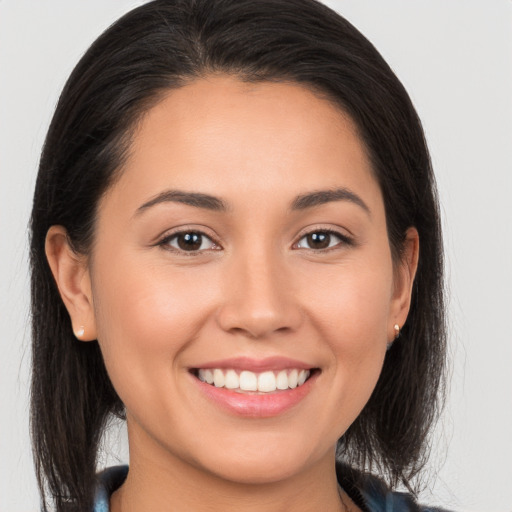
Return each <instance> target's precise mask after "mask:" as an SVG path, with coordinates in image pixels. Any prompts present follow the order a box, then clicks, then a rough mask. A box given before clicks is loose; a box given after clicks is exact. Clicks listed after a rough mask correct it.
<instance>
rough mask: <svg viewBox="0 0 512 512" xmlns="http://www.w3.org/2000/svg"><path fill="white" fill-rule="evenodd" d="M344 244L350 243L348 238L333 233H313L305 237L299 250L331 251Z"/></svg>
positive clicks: (299, 244)
mask: <svg viewBox="0 0 512 512" xmlns="http://www.w3.org/2000/svg"><path fill="white" fill-rule="evenodd" d="M343 242H345V243H349V241H348V240H347V238H346V237H344V236H342V235H339V234H337V233H334V232H331V231H313V232H311V233H308V234H307V235H305V236H303V237H302V238H301V239H300V240H299V242H298V244H297V247H298V248H299V249H317V250H322V249H329V248H331V247H334V246H336V245H339V244H342V243H343Z"/></svg>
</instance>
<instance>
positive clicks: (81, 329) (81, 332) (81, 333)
mask: <svg viewBox="0 0 512 512" xmlns="http://www.w3.org/2000/svg"><path fill="white" fill-rule="evenodd" d="M84 334H85V328H84V326H83V325H81V326H80V327H79V328H78V329H77V330H76V331H75V336H76V337H77V338H78V339H79V340H80V339H82V338H83V336H84Z"/></svg>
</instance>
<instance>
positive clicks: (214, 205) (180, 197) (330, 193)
mask: <svg viewBox="0 0 512 512" xmlns="http://www.w3.org/2000/svg"><path fill="white" fill-rule="evenodd" d="M334 201H349V202H351V203H353V204H356V205H357V206H359V207H361V208H362V209H363V210H364V211H365V212H366V213H368V215H371V211H370V208H369V207H368V205H367V204H366V203H365V202H364V201H363V200H362V199H361V198H360V197H359V196H358V195H357V194H355V193H354V192H352V191H351V190H349V189H347V188H337V189H332V190H318V191H315V192H309V193H307V194H301V195H299V196H297V197H296V198H295V199H294V200H293V201H292V203H291V210H292V211H297V210H306V209H308V208H314V207H315V206H321V205H323V204H326V203H330V202H334ZM167 202H173V203H182V204H186V205H189V206H194V207H196V208H204V209H206V210H211V211H215V212H226V211H228V210H229V209H230V208H229V206H228V204H227V203H226V202H225V201H223V200H222V199H220V198H218V197H215V196H211V195H209V194H202V193H200V192H184V191H181V190H165V191H164V192H161V193H160V194H158V195H156V196H155V197H153V198H151V199H150V200H149V201H147V202H145V203H144V204H143V205H141V206H139V208H137V211H136V212H135V214H136V215H138V214H140V213H142V212H143V211H145V210H147V209H148V208H151V207H152V206H155V205H157V204H161V203H167Z"/></svg>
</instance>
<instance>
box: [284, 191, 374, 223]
mask: <svg viewBox="0 0 512 512" xmlns="http://www.w3.org/2000/svg"><path fill="white" fill-rule="evenodd" d="M333 201H349V202H350V203H353V204H356V205H357V206H360V207H361V208H362V209H363V210H364V211H365V212H366V213H367V214H368V215H370V216H371V211H370V208H369V207H368V205H367V204H366V203H365V202H364V201H363V200H362V199H361V198H360V197H359V196H358V195H357V194H356V193H354V192H352V191H351V190H349V189H348V188H336V189H332V190H318V191H315V192H311V193H308V194H303V195H300V196H297V197H296V198H295V200H294V201H293V202H292V207H291V209H292V210H306V209H307V208H313V207H315V206H320V205H323V204H326V203H330V202H333Z"/></svg>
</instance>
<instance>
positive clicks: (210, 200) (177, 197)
mask: <svg viewBox="0 0 512 512" xmlns="http://www.w3.org/2000/svg"><path fill="white" fill-rule="evenodd" d="M168 202H173V203H182V204H188V205H189V206H195V207H196V208H204V209H206V210H212V211H215V212H225V211H227V210H228V205H227V204H226V203H225V202H224V201H223V200H222V199H219V198H218V197H215V196H210V195H208V194H201V193H199V192H183V191H181V190H166V191H164V192H161V193H160V194H158V195H157V196H155V197H153V198H152V199H150V200H149V201H147V202H146V203H144V204H143V205H142V206H139V208H137V211H136V212H135V213H136V215H137V214H139V213H142V212H143V211H144V210H147V209H148V208H151V207H152V206H155V205H157V204H161V203H168Z"/></svg>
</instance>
